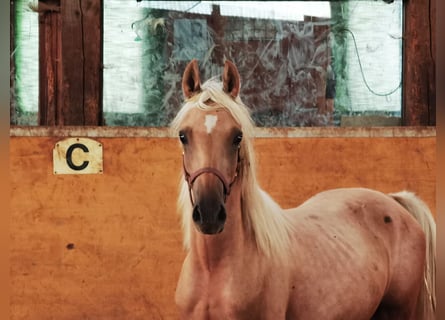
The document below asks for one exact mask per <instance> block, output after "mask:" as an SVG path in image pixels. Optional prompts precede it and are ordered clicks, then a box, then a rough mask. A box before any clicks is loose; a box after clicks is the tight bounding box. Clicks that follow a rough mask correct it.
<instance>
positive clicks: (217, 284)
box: [177, 276, 259, 319]
mask: <svg viewBox="0 0 445 320" xmlns="http://www.w3.org/2000/svg"><path fill="white" fill-rule="evenodd" d="M249 286H250V285H249V284H248V283H247V282H245V281H244V282H243V281H237V280H235V279H233V278H232V277H231V276H227V277H222V276H221V277H214V276H213V277H211V276H202V277H200V278H199V279H194V280H192V281H190V283H189V284H188V285H187V287H182V288H181V286H178V291H177V303H178V306H179V308H180V312H181V314H182V316H183V318H184V319H252V311H255V310H254V309H255V308H253V307H252V306H255V305H259V304H258V301H257V294H255V292H257V291H252V290H250V289H249ZM179 290H181V291H179Z"/></svg>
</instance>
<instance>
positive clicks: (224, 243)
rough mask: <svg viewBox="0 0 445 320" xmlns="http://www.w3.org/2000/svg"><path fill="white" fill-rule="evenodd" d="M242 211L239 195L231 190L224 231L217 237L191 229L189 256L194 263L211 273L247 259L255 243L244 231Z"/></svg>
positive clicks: (235, 190)
mask: <svg viewBox="0 0 445 320" xmlns="http://www.w3.org/2000/svg"><path fill="white" fill-rule="evenodd" d="M241 210H242V209H241V192H240V190H239V188H238V187H234V188H233V189H232V190H231V194H230V196H229V197H228V198H227V202H226V212H227V221H226V224H225V226H224V230H223V231H222V232H221V233H219V234H217V235H204V234H202V233H200V232H198V231H197V230H196V228H193V231H192V237H191V241H192V242H191V248H190V249H191V252H190V254H191V255H192V257H193V260H194V261H195V263H198V264H200V265H201V267H202V268H204V269H207V270H212V269H215V268H217V267H218V266H221V265H227V264H230V265H233V262H234V261H243V260H244V259H247V258H248V257H249V256H250V253H251V252H252V250H253V248H254V240H253V238H252V237H253V236H252V234H251V233H250V232H249V231H248V230H247V229H246V228H245V223H244V221H243V217H242V212H241Z"/></svg>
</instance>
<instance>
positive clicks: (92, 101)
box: [39, 0, 103, 126]
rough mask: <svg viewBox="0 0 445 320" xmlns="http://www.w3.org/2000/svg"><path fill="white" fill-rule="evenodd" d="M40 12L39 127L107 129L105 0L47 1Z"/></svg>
mask: <svg viewBox="0 0 445 320" xmlns="http://www.w3.org/2000/svg"><path fill="white" fill-rule="evenodd" d="M55 8H56V9H55ZM39 13H40V20H39V22H40V49H39V50H40V58H39V60H40V66H41V67H40V98H39V124H40V125H50V126H51V125H59V126H60V125H95V126H97V125H102V123H103V121H102V48H103V45H102V29H103V28H102V0H41V1H40V2H39Z"/></svg>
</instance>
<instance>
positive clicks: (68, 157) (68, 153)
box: [66, 143, 90, 171]
mask: <svg viewBox="0 0 445 320" xmlns="http://www.w3.org/2000/svg"><path fill="white" fill-rule="evenodd" d="M75 149H81V150H82V151H83V152H85V153H88V152H89V151H90V150H88V148H87V146H86V145H84V144H81V143H74V144H72V145H70V147H69V148H68V150H66V163H67V164H68V166H69V167H70V168H71V169H73V170H76V171H81V170H83V169H85V168H86V167H88V164H89V163H90V162H89V161H84V162H83V163H82V164H81V165H80V166H78V165H76V164H74V162H73V159H72V156H73V152H74V150H75Z"/></svg>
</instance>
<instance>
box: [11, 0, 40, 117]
mask: <svg viewBox="0 0 445 320" xmlns="http://www.w3.org/2000/svg"><path fill="white" fill-rule="evenodd" d="M14 2H15V8H14V10H15V12H14V14H15V21H14V27H13V28H12V30H13V32H14V34H13V36H14V46H13V47H12V48H11V49H10V50H11V56H12V58H13V61H14V63H13V64H12V65H11V73H12V74H13V79H12V81H13V82H12V87H11V99H10V103H11V108H12V110H13V112H12V113H11V123H12V124H17V125H37V110H38V96H39V21H38V14H37V13H36V12H34V11H32V10H31V7H30V6H29V3H30V2H29V1H27V0H18V1H14Z"/></svg>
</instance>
